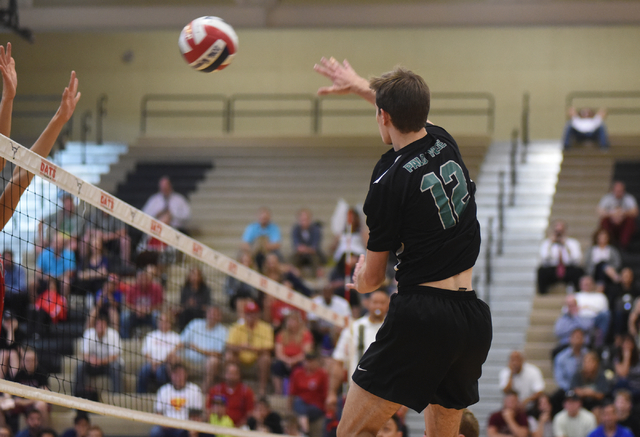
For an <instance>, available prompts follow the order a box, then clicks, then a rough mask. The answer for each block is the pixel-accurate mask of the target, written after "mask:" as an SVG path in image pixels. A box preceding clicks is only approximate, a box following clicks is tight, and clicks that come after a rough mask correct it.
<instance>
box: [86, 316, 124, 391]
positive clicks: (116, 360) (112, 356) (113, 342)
mask: <svg viewBox="0 0 640 437" xmlns="http://www.w3.org/2000/svg"><path fill="white" fill-rule="evenodd" d="M121 351H122V347H121V345H120V335H118V332H117V331H116V330H114V329H112V328H110V327H109V318H108V317H105V316H104V315H99V316H98V317H97V319H96V326H95V328H89V329H87V330H86V331H85V332H84V336H83V337H82V355H81V357H82V359H81V360H78V363H77V367H76V374H75V383H76V387H75V391H74V396H77V397H88V398H94V399H95V398H96V394H95V391H94V388H92V387H88V386H87V381H86V378H87V377H88V376H96V375H109V379H110V380H111V387H112V390H111V391H113V392H114V393H120V392H121V388H122V373H121V372H122V368H123V367H124V363H123V360H122V358H121V357H120V352H121Z"/></svg>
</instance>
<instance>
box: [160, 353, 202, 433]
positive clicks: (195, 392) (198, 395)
mask: <svg viewBox="0 0 640 437" xmlns="http://www.w3.org/2000/svg"><path fill="white" fill-rule="evenodd" d="M202 408H203V396H202V392H201V391H200V388H199V387H198V386H197V385H195V384H194V383H192V382H187V369H186V368H185V367H184V365H183V364H181V363H176V364H174V365H173V366H172V367H171V383H169V384H165V385H163V386H162V387H160V390H158V393H157V394H156V406H155V412H156V413H157V414H160V415H163V416H165V417H170V418H172V419H180V420H189V410H202ZM187 435H188V434H187V431H185V430H183V429H176V428H167V427H164V426H159V425H156V426H154V427H153V428H151V432H150V433H149V436H150V437H187Z"/></svg>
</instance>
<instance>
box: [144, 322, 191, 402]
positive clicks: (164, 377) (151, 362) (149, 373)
mask: <svg viewBox="0 0 640 437" xmlns="http://www.w3.org/2000/svg"><path fill="white" fill-rule="evenodd" d="M157 323H158V329H156V330H155V331H152V332H150V333H149V334H147V336H146V337H145V339H144V343H143V344H142V351H141V352H142V355H144V358H145V361H146V362H145V363H144V364H143V365H142V367H141V368H140V373H139V374H138V384H137V389H136V391H137V392H138V393H149V382H151V381H155V383H156V384H158V385H159V386H160V385H164V384H166V383H167V382H169V368H168V366H169V363H168V362H167V358H168V357H169V356H170V354H171V352H173V350H174V349H175V348H176V347H177V346H178V344H180V335H179V334H178V333H177V332H174V331H172V330H171V316H170V314H169V313H168V312H163V313H161V314H160V315H159V316H158V320H157Z"/></svg>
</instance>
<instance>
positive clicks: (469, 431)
mask: <svg viewBox="0 0 640 437" xmlns="http://www.w3.org/2000/svg"><path fill="white" fill-rule="evenodd" d="M458 432H459V433H460V436H459V437H479V436H480V424H479V423H478V419H476V416H474V415H473V412H472V411H471V410H469V409H467V408H465V409H464V410H462V418H461V419H460V429H459V431H458Z"/></svg>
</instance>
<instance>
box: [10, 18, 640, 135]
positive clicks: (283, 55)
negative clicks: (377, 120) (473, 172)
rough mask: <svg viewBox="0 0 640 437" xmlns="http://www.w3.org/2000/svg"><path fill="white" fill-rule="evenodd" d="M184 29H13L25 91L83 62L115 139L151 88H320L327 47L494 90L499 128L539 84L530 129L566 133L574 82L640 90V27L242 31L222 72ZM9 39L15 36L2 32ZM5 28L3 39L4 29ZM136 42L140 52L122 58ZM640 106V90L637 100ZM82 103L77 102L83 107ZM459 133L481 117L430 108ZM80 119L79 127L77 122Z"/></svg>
mask: <svg viewBox="0 0 640 437" xmlns="http://www.w3.org/2000/svg"><path fill="white" fill-rule="evenodd" d="M178 33H179V32H178V30H176V31H175V32H147V33H115V34H108V33H88V34H79V33H70V34H39V35H37V42H36V44H34V45H28V44H26V43H24V42H22V41H20V40H18V39H16V38H14V37H12V38H11V40H12V42H13V44H14V55H15V58H16V61H17V64H18V72H19V81H20V82H19V92H21V93H25V94H30V93H59V92H61V91H62V88H63V86H64V85H65V84H66V82H67V78H68V72H69V71H70V70H71V69H75V70H76V71H77V72H78V76H79V78H80V81H81V85H80V87H81V90H82V92H83V98H82V101H81V103H80V111H83V110H85V109H92V110H95V109H94V108H95V102H96V98H97V96H98V95H99V94H100V93H107V95H108V96H109V104H108V110H109V114H108V118H107V121H106V125H105V136H106V139H107V140H119V141H127V142H131V141H134V140H135V138H136V137H137V135H138V132H139V131H138V129H139V121H140V115H139V113H140V111H139V108H140V99H141V97H142V95H143V94H145V93H224V94H231V93H246V92H297V93H313V92H315V90H316V89H317V87H318V86H320V85H323V84H325V83H326V82H325V80H324V79H323V78H321V77H319V76H318V75H316V74H315V73H314V72H313V71H312V66H313V64H314V63H315V62H316V61H317V60H318V59H319V58H320V57H321V56H323V55H334V56H335V57H337V58H339V59H342V58H345V57H346V58H348V59H349V60H350V61H351V64H352V65H353V66H354V67H355V68H356V70H357V71H359V72H360V73H361V74H363V75H372V74H377V73H380V72H383V71H386V70H388V69H390V68H391V67H393V66H394V65H395V64H398V63H400V64H402V65H404V66H406V67H408V68H411V69H413V70H415V71H416V72H418V73H420V74H422V75H423V76H424V77H425V78H426V80H427V82H428V83H429V85H430V87H431V89H432V90H433V91H487V92H491V93H493V94H494V95H495V98H496V129H495V138H497V139H506V138H508V136H509V133H510V131H511V129H513V128H514V127H517V126H518V125H519V120H520V109H521V101H522V94H523V93H524V92H525V91H528V92H529V93H530V94H531V109H532V115H531V136H532V138H543V139H547V138H559V137H560V135H561V131H562V126H563V123H564V114H563V113H564V99H565V96H566V94H567V93H568V92H570V91H572V90H640V27H638V26H629V27H548V28H544V27H529V28H521V29H519V28H433V29H380V30H347V29H344V30H336V29H327V30H242V29H239V30H238V35H239V38H240V50H239V54H238V56H237V58H236V59H235V60H234V62H233V64H232V65H231V66H230V67H229V68H228V69H227V70H225V71H223V72H220V73H216V74H202V73H198V72H194V71H191V70H190V69H189V68H188V66H187V65H186V64H185V63H184V62H183V61H182V59H181V57H180V54H179V52H178V48H177V37H178ZM3 37H4V38H7V35H6V34H4V35H3ZM4 38H3V39H4ZM127 50H131V51H132V52H133V54H134V58H133V61H132V62H131V63H128V64H127V63H124V62H123V61H122V60H121V57H122V54H123V53H124V52H125V51H127ZM636 103H637V104H638V106H640V100H638V101H636ZM79 113H80V112H79ZM432 121H434V122H439V121H441V122H442V123H441V124H443V125H444V126H445V127H449V128H450V130H452V131H454V132H465V131H466V132H476V133H479V132H482V129H483V123H482V122H479V121H477V120H476V121H475V122H471V123H467V122H468V120H456V119H437V118H436V119H433V120H432ZM639 121H640V116H636V117H635V118H634V117H628V118H612V119H610V121H609V124H610V128H611V131H612V132H620V133H623V132H640V128H638V127H636V126H637V125H638V122H639ZM78 124H79V123H77V124H76V129H75V132H76V134H75V137H76V138H77V136H78V134H77V132H78V129H77V126H78ZM220 126H221V123H220V122H219V121H209V122H207V121H198V122H195V121H191V122H189V121H183V122H180V123H171V122H162V123H158V122H154V123H152V124H151V125H150V133H151V134H169V135H170V134H172V133H173V134H183V133H184V132H185V130H184V129H185V128H186V129H187V130H188V132H189V133H191V134H197V135H202V136H206V135H209V136H211V135H218V134H220V132H221V129H220ZM308 126H309V123H308V121H307V120H300V119H296V120H281V121H273V120H269V121H268V122H262V123H261V122H259V121H254V120H244V121H241V122H239V123H238V134H260V133H269V134H275V135H287V134H300V133H306V132H308V131H309V127H308ZM326 128H327V133H332V134H335V133H345V134H349V133H358V134H361V133H375V132H376V127H375V124H374V121H373V119H372V118H371V119H367V118H366V117H365V118H362V119H360V120H348V121H340V120H334V121H332V122H329V123H327V126H326Z"/></svg>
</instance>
